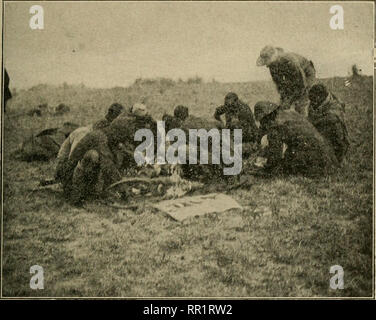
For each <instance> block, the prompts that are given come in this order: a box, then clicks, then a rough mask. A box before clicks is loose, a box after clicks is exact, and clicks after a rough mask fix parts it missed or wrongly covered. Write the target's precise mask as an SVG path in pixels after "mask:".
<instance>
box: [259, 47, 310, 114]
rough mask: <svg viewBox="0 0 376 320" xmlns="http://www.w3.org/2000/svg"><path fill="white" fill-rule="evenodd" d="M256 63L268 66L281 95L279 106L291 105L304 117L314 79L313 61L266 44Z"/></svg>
mask: <svg viewBox="0 0 376 320" xmlns="http://www.w3.org/2000/svg"><path fill="white" fill-rule="evenodd" d="M256 65H257V66H266V67H267V68H269V70H270V74H271V76H272V79H273V82H274V83H275V85H276V86H277V90H278V93H279V94H280V97H281V100H280V105H281V107H282V108H283V109H290V108H291V107H293V108H295V110H296V111H297V112H298V113H300V114H302V115H303V116H305V117H306V116H307V113H308V104H309V101H308V91H309V89H310V88H311V86H312V85H313V84H314V82H315V79H316V70H315V67H314V65H313V62H312V61H310V60H308V59H306V58H305V57H303V56H301V55H299V54H296V53H293V52H284V50H283V49H282V48H278V47H272V46H266V47H264V48H263V49H262V50H261V52H260V56H259V58H258V59H257V62H256Z"/></svg>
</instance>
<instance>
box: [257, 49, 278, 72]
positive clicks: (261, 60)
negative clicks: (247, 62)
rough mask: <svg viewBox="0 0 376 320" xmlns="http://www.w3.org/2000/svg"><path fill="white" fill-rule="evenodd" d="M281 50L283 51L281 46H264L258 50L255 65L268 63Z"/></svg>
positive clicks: (259, 65)
mask: <svg viewBox="0 0 376 320" xmlns="http://www.w3.org/2000/svg"><path fill="white" fill-rule="evenodd" d="M281 52H283V49H282V48H278V47H273V46H265V47H264V48H263V49H262V50H261V52H260V56H259V57H258V59H257V61H256V65H257V66H258V67H261V66H265V65H267V64H268V63H270V62H272V61H273V60H274V59H275V58H276V57H277V56H278V55H279V54H280V53H281Z"/></svg>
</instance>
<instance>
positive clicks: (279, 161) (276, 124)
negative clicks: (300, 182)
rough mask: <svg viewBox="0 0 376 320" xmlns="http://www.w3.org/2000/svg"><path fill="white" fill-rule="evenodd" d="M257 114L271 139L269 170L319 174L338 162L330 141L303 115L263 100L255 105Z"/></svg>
mask: <svg viewBox="0 0 376 320" xmlns="http://www.w3.org/2000/svg"><path fill="white" fill-rule="evenodd" d="M255 117H256V120H257V121H260V130H261V132H263V133H264V134H266V135H267V138H268V147H267V149H266V151H265V158H267V162H266V165H265V170H266V172H268V173H270V174H278V173H281V174H303V175H306V176H318V175H326V174H329V173H330V172H331V171H332V170H333V169H334V168H335V167H336V166H337V165H338V161H337V159H336V157H335V155H334V152H333V149H332V148H331V147H330V145H329V144H328V142H327V141H326V140H325V139H324V138H323V137H322V136H321V135H320V133H319V132H318V131H317V130H316V129H315V127H314V126H313V125H312V124H311V123H310V122H309V121H308V120H307V119H306V118H304V117H303V116H302V115H301V114H299V113H297V112H295V111H294V110H284V109H283V108H282V107H280V106H278V105H276V104H274V103H271V102H267V101H261V102H258V103H256V105H255ZM284 144H285V145H286V146H287V149H286V150H284V147H283V145H284Z"/></svg>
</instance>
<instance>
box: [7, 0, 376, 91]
mask: <svg viewBox="0 0 376 320" xmlns="http://www.w3.org/2000/svg"><path fill="white" fill-rule="evenodd" d="M34 4H40V5H42V7H43V8H44V30H32V29H30V27H29V20H30V17H31V14H30V13H29V8H30V6H31V5H34ZM334 4H335V3H333V2H330V3H312V2H311V3H308V2H305V3H286V2H285V3H276V2H273V3H272V2H269V3H261V2H238V3H235V2H143V3H136V2H101V3H100V2H81V3H78V2H76V3H73V2H55V3H46V2H13V3H9V2H8V3H5V14H4V19H5V35H4V64H5V67H6V68H7V70H8V73H9V74H10V77H11V87H18V88H25V87H30V86H33V85H36V84H39V83H49V84H61V83H63V82H67V83H69V84H78V83H84V84H85V85H87V86H91V87H113V86H127V85H129V84H130V83H131V82H132V81H134V79H136V78H138V77H143V78H153V77H169V78H174V79H178V78H183V79H186V78H187V77H191V76H195V75H198V76H201V77H203V78H204V79H206V80H211V79H212V78H215V79H216V80H218V81H222V82H234V81H236V82H237V81H252V80H264V79H270V74H269V72H268V70H267V69H266V68H265V67H261V68H260V67H256V59H257V57H258V55H259V52H260V50H261V49H262V47H263V46H265V45H266V44H271V45H276V46H280V47H283V48H284V49H285V51H294V52H296V53H300V54H302V55H304V56H306V57H308V58H310V59H311V60H313V62H314V64H315V66H316V69H317V75H318V77H330V76H346V75H347V74H348V71H349V68H350V66H351V64H353V63H357V64H358V65H359V66H360V67H361V68H362V71H363V73H364V74H373V42H374V41H373V6H372V3H342V6H343V8H344V19H345V20H344V23H345V24H344V30H332V29H330V27H329V20H330V18H331V16H332V15H331V14H330V13H329V9H330V6H332V5H334Z"/></svg>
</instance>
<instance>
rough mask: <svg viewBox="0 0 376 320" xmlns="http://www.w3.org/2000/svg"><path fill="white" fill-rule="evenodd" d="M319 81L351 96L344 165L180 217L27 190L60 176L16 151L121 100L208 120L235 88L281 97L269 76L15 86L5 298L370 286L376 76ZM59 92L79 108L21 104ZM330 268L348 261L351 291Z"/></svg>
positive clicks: (245, 293) (240, 193)
mask: <svg viewBox="0 0 376 320" xmlns="http://www.w3.org/2000/svg"><path fill="white" fill-rule="evenodd" d="M323 81H324V82H325V83H327V84H328V86H329V88H331V89H332V90H333V92H334V93H335V94H336V95H337V96H338V97H339V98H340V99H342V100H343V101H344V102H346V121H347V125H348V129H349V135H350V140H351V147H350V150H349V153H348V155H347V158H346V159H345V162H344V163H343V167H342V168H341V170H339V171H338V173H336V174H335V175H333V176H330V177H322V178H320V179H316V180H312V179H307V178H302V177H290V178H288V179H281V178H269V179H266V178H261V177H255V178H253V179H252V181H251V185H250V186H249V187H248V188H247V189H240V190H233V191H228V192H227V194H229V195H231V196H233V197H234V198H235V199H236V200H237V201H238V202H239V203H240V204H241V205H244V206H246V210H244V211H239V210H237V211H235V210H234V211H230V212H225V213H218V214H211V215H206V216H202V217H196V218H192V219H188V220H186V221H183V222H182V223H180V222H176V221H173V220H172V219H169V218H168V217H166V216H165V215H163V214H161V213H160V212H157V211H154V210H151V209H150V208H148V207H147V205H142V206H141V207H140V208H138V209H137V210H136V211H130V210H129V211H127V210H118V209H114V208H109V207H106V206H105V205H101V204H99V203H96V202H93V203H86V204H85V206H84V208H75V207H72V206H70V205H69V204H67V203H65V202H64V199H63V197H62V194H61V192H59V190H54V189H52V190H48V189H46V190H43V191H37V192H32V190H33V188H34V187H35V186H36V185H37V182H38V181H39V179H40V178H48V177H51V176H52V175H53V171H54V163H53V162H50V163H43V162H33V163H26V162H20V161H15V160H13V159H12V158H11V153H12V152H13V151H14V150H16V148H17V146H18V145H19V144H20V143H21V142H22V140H23V139H24V138H25V137H26V136H28V135H30V134H31V133H36V132H38V131H39V130H41V129H44V128H49V127H54V126H58V125H61V124H62V123H63V122H65V121H72V122H76V123H78V124H80V125H86V124H89V123H92V122H94V121H96V120H99V119H100V118H101V117H103V116H104V114H105V111H106V109H107V107H108V106H109V105H110V104H111V103H112V102H115V101H117V102H120V103H123V104H131V103H134V102H144V103H146V104H147V105H148V106H149V107H150V109H151V113H152V114H153V115H154V116H155V117H156V118H160V117H161V115H162V113H163V112H164V111H168V112H172V110H173V107H174V106H175V105H177V104H185V105H187V106H189V107H190V110H191V113H192V114H195V115H197V116H203V117H211V116H212V114H213V113H214V110H215V107H216V106H217V105H219V104H221V103H222V102H223V98H224V96H225V94H226V93H227V92H228V91H234V92H236V93H238V95H239V96H240V98H241V99H242V100H243V101H245V102H247V103H249V105H250V106H253V105H254V104H255V103H256V102H257V101H259V100H271V101H278V96H277V93H276V91H275V89H274V86H273V84H272V83H271V82H257V83H233V84H221V83H216V82H213V83H205V84H204V83H185V82H179V83H173V82H169V81H160V82H150V83H148V82H138V83H137V84H134V85H133V86H131V87H129V88H113V89H88V88H85V87H83V86H82V87H71V86H67V85H65V86H61V87H56V88H53V87H49V86H44V85H40V86H37V87H34V88H32V89H30V90H27V91H19V92H18V94H17V95H16V97H14V99H13V101H12V102H11V103H10V106H9V112H8V113H7V115H6V116H5V126H4V150H5V151H4V163H3V170H4V176H3V178H4V181H3V182H4V199H3V200H4V214H3V231H4V234H3V241H4V242H3V260H2V267H3V274H2V276H3V279H2V280H3V281H2V293H3V296H17V297H21V296H58V297H66V296H80V297H81V296H86V297H87V296H127V297H139V296H147V297H162V296H167V297H191V296H195V297H206V296H211V297H269V296H289V297H303V296H304V297H309V296H330V297H338V296H357V297H365V296H372V294H373V286H372V282H373V278H372V267H373V265H372V261H373V260H372V258H373V256H372V252H373V246H372V244H373V237H372V232H373V161H372V157H373V102H372V95H373V87H372V78H371V77H363V78H361V79H360V80H359V81H354V82H353V84H352V86H351V87H345V86H344V79H343V78H333V79H326V80H323ZM61 102H64V103H66V104H67V105H70V106H71V112H70V113H68V114H66V115H64V116H60V117H56V116H53V115H52V114H50V115H48V114H47V115H44V116H43V117H29V116H27V115H26V112H27V111H28V110H30V109H32V108H34V107H36V105H38V104H40V103H48V105H49V106H50V107H55V106H56V105H57V104H59V103H61ZM209 187H210V186H209ZM211 190H212V191H213V190H215V186H211ZM35 264H37V265H40V266H42V267H43V268H44V275H45V280H44V290H31V289H30V287H29V282H30V277H31V275H30V272H29V269H30V267H31V266H32V265H35ZM332 265H341V266H342V267H343V269H344V272H345V277H344V280H345V288H344V290H332V289H330V288H329V279H330V277H331V276H332V275H331V274H330V273H329V269H330V267H331V266H332Z"/></svg>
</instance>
